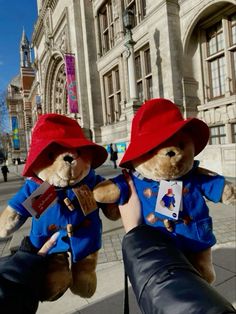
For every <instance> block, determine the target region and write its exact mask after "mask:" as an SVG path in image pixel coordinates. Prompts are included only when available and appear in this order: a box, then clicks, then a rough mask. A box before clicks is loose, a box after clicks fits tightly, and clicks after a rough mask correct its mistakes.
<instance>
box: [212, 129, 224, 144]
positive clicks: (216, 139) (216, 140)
mask: <svg viewBox="0 0 236 314" xmlns="http://www.w3.org/2000/svg"><path fill="white" fill-rule="evenodd" d="M225 139H226V134H225V127H224V125H219V126H214V127H210V144H212V145H217V144H225Z"/></svg>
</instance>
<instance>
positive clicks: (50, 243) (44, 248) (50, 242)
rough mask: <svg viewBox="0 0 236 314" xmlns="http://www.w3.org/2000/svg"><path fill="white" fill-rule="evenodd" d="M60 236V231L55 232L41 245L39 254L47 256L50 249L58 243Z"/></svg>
mask: <svg viewBox="0 0 236 314" xmlns="http://www.w3.org/2000/svg"><path fill="white" fill-rule="evenodd" d="M58 237H59V232H55V233H54V234H53V235H52V236H51V238H50V239H49V240H47V242H45V243H44V245H43V246H42V247H41V249H40V250H39V251H38V253H37V254H38V255H41V256H45V255H47V253H48V251H49V250H50V249H51V248H52V247H53V246H54V245H55V244H56V242H57V238H58Z"/></svg>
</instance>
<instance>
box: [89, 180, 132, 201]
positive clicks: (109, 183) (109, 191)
mask: <svg viewBox="0 0 236 314" xmlns="http://www.w3.org/2000/svg"><path fill="white" fill-rule="evenodd" d="M93 195H94V198H95V200H96V201H97V202H99V203H105V204H111V203H115V204H119V205H123V204H124V203H126V202H127V200H128V198H129V186H128V184H127V182H126V180H125V178H124V176H123V175H122V174H121V175H119V176H117V177H115V178H112V179H110V180H105V181H103V182H101V183H99V184H98V185H96V186H95V188H94V189H93Z"/></svg>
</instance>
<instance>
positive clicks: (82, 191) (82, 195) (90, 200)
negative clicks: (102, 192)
mask: <svg viewBox="0 0 236 314" xmlns="http://www.w3.org/2000/svg"><path fill="white" fill-rule="evenodd" d="M72 191H73V192H74V193H75V196H76V197H77V199H78V201H79V204H80V207H81V209H82V211H83V213H84V215H85V216H87V215H88V214H90V213H92V212H93V211H95V210H96V209H97V208H98V205H97V203H96V201H95V199H94V197H93V193H92V191H91V190H90V189H89V187H88V186H87V185H81V186H79V187H77V188H73V189H72Z"/></svg>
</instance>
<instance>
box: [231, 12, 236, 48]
mask: <svg viewBox="0 0 236 314" xmlns="http://www.w3.org/2000/svg"><path fill="white" fill-rule="evenodd" d="M231 27H232V28H231V32H232V44H236V14H234V15H233V16H231Z"/></svg>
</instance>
